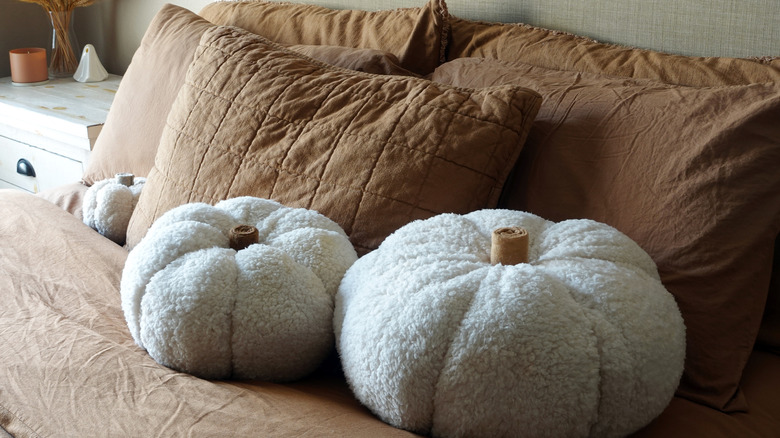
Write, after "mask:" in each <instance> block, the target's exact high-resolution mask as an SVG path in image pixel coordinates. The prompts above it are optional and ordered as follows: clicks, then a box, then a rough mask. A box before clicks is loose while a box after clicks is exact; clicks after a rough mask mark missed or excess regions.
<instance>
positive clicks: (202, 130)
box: [128, 27, 540, 253]
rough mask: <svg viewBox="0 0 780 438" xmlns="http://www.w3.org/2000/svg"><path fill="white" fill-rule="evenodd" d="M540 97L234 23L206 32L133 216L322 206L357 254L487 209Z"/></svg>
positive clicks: (135, 233)
mask: <svg viewBox="0 0 780 438" xmlns="http://www.w3.org/2000/svg"><path fill="white" fill-rule="evenodd" d="M539 105H540V98H539V95H538V94H537V93H535V92H533V91H530V90H527V89H524V88H520V87H515V86H503V87H495V88H487V89H482V90H468V89H460V88H454V87H449V86H445V85H441V84H436V83H433V82H430V81H426V80H423V79H418V78H405V77H399V76H378V75H371V74H366V73H359V72H353V71H349V70H345V69H340V68H336V67H333V66H329V65H327V64H323V63H319V62H316V61H313V60H311V59H309V58H306V57H304V56H302V55H300V54H297V53H295V52H292V51H289V50H286V49H284V48H283V47H281V46H279V45H276V44H273V43H271V42H270V41H268V40H265V39H263V38H261V37H258V36H256V35H253V34H250V33H247V32H245V31H243V30H241V29H238V28H235V27H215V28H212V29H209V30H208V31H206V32H205V33H204V36H203V39H202V40H201V45H200V47H199V48H198V50H197V52H196V56H195V60H194V61H193V63H192V65H191V66H190V69H189V71H188V73H187V79H186V82H185V85H184V86H183V87H182V89H181V91H180V93H179V96H178V97H177V99H176V102H175V103H174V105H173V108H172V109H171V113H170V115H169V117H168V121H167V127H166V129H165V131H164V133H163V136H162V140H161V143H160V150H159V152H158V154H157V157H156V160H155V165H154V168H153V169H152V171H151V173H150V175H149V179H148V180H147V183H146V186H145V187H144V192H143V194H142V195H141V198H140V200H139V203H138V206H137V208H136V210H135V212H134V213H133V217H132V219H131V222H130V225H129V230H128V245H129V246H130V247H132V246H133V245H135V244H137V243H138V242H139V240H140V239H141V238H142V237H143V236H144V234H145V233H146V230H147V228H148V227H149V226H150V225H151V224H152V223H153V222H154V220H155V219H156V218H158V217H159V216H160V215H162V214H163V213H165V212H166V211H167V210H169V209H171V208H173V207H176V206H178V205H181V204H184V203H188V202H195V201H204V202H208V203H214V202H217V201H219V200H222V199H227V198H232V197H237V196H257V197H262V198H270V199H274V200H277V201H279V202H281V203H284V204H286V205H290V206H295V207H304V208H309V209H313V210H317V211H319V212H320V213H322V214H324V215H326V216H328V217H330V218H331V219H333V220H334V221H336V222H337V223H338V224H339V225H341V227H342V228H344V230H345V231H346V232H347V234H348V235H349V236H350V239H351V241H352V243H353V245H354V246H355V247H356V249H357V250H358V252H360V253H365V252H367V251H370V250H371V249H373V248H376V247H377V246H378V245H379V243H380V242H381V241H382V240H383V239H384V238H385V237H386V236H387V235H389V234H390V233H391V232H393V231H394V230H395V229H397V228H398V227H400V226H402V225H404V224H406V223H408V222H410V221H412V220H414V219H421V218H428V217H431V216H433V215H436V214H438V213H444V212H453V213H465V212H468V211H472V210H477V209H480V208H484V207H492V206H495V205H496V203H497V201H498V198H499V195H500V192H501V189H502V187H503V185H504V181H505V179H506V176H507V175H508V173H509V171H510V170H511V168H512V167H513V165H514V162H515V160H516V159H517V156H518V154H519V152H520V149H521V148H522V145H523V143H524V141H525V137H526V135H527V130H528V129H529V128H530V125H531V122H532V121H533V117H534V115H535V114H536V111H537V110H538V107H539Z"/></svg>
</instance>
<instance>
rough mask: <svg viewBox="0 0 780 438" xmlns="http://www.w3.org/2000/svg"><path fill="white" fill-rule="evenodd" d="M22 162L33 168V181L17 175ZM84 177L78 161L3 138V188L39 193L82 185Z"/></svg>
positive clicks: (0, 145)
mask: <svg viewBox="0 0 780 438" xmlns="http://www.w3.org/2000/svg"><path fill="white" fill-rule="evenodd" d="M20 159H25V160H27V161H29V162H30V164H32V167H33V169H34V170H35V176H34V177H33V176H25V175H21V174H19V173H17V172H16V164H17V162H18V161H19V160H20ZM83 173H84V166H83V164H82V163H81V162H79V161H75V160H72V159H70V158H67V157H63V156H62V155H57V154H54V153H51V152H48V151H45V150H43V149H38V148H35V147H32V146H30V145H27V144H24V143H20V142H18V141H15V140H11V139H9V138H6V137H0V188H19V189H22V190H26V191H28V192H31V193H38V192H40V191H41V190H46V189H50V188H52V187H56V186H59V185H62V184H67V183H72V182H76V181H79V180H80V179H81V175H82V174H83Z"/></svg>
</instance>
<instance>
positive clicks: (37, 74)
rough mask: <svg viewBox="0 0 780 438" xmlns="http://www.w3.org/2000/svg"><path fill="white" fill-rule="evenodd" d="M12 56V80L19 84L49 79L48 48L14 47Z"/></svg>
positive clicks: (11, 51)
mask: <svg viewBox="0 0 780 438" xmlns="http://www.w3.org/2000/svg"><path fill="white" fill-rule="evenodd" d="M8 54H9V56H10V57H11V80H12V81H14V82H16V83H19V84H29V83H31V82H42V81H45V80H48V79H49V71H48V66H47V65H46V50H45V49H41V48H38V47H27V48H23V49H13V50H10V51H9V52H8Z"/></svg>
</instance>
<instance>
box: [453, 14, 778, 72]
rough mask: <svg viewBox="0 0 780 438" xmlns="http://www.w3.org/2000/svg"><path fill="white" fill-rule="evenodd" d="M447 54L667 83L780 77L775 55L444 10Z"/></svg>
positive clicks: (454, 56)
mask: <svg viewBox="0 0 780 438" xmlns="http://www.w3.org/2000/svg"><path fill="white" fill-rule="evenodd" d="M449 24H450V27H451V29H452V30H451V33H450V37H449V41H450V42H449V46H448V54H447V60H452V59H457V58H468V57H475V58H494V59H500V60H503V61H519V62H524V63H527V64H532V65H537V66H540V67H546V68H551V69H556V70H570V71H581V72H589V73H596V74H608V75H612V76H622V77H630V78H634V79H653V80H656V81H661V82H664V83H667V84H677V85H690V86H696V87H711V86H719V85H746V84H751V83H764V82H780V58H762V59H741V58H722V57H693V56H682V55H672V54H667V53H662V52H657V51H653V50H643V49H636V48H632V47H625V46H618V45H614V44H603V43H599V42H597V41H594V40H592V39H590V38H585V37H581V36H577V35H572V34H570V33H566V32H560V31H555V30H549V29H543V28H539V27H534V26H530V25H527V24H504V23H485V22H479V21H470V20H464V19H460V18H456V17H452V16H450V18H449Z"/></svg>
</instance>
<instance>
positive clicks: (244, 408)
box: [0, 190, 415, 438]
mask: <svg viewBox="0 0 780 438" xmlns="http://www.w3.org/2000/svg"><path fill="white" fill-rule="evenodd" d="M0 211H2V212H3V215H0V261H1V263H0V302H2V305H0V345H2V348H0V364H2V366H0V388H2V390H0V426H1V427H3V428H5V429H7V430H8V431H9V432H10V433H11V434H13V435H14V436H15V437H17V438H24V437H41V436H44V437H103V436H122V437H144V436H149V435H154V436H199V437H219V436H245V437H253V436H261V437H302V436H311V437H339V438H341V437H345V436H377V437H380V436H381V437H413V436H415V435H413V434H411V433H408V432H405V431H402V430H398V429H395V428H393V427H391V426H388V425H386V424H384V423H382V422H381V421H379V420H378V419H376V418H375V417H374V416H373V415H371V414H370V412H369V411H368V410H367V409H366V408H364V407H362V406H360V404H359V403H358V402H357V401H356V400H355V398H354V397H353V396H352V394H351V392H350V390H349V388H348V386H347V384H346V382H345V381H344V378H343V377H341V376H339V375H338V374H337V373H334V372H332V371H327V370H321V371H319V372H316V373H315V374H314V375H313V376H312V377H311V378H309V379H306V380H303V381H300V382H296V383H291V384H287V385H276V384H272V383H266V382H259V381H245V382H220V381H207V380H202V379H198V378H195V377H193V376H190V375H187V374H183V373H179V372H175V371H173V370H171V369H168V368H166V367H164V366H162V365H159V364H158V363H156V362H155V361H154V360H153V359H152V358H151V357H150V356H149V355H148V354H147V353H146V351H144V350H142V349H141V348H139V347H138V346H137V345H136V344H135V343H134V342H133V339H132V337H131V336H130V332H129V331H128V329H127V325H126V323H125V319H124V316H123V313H122V309H121V304H120V297H119V279H120V276H121V274H122V267H123V265H124V262H125V258H126V257H127V252H126V251H125V250H124V249H122V248H121V247H119V246H117V245H116V244H114V243H113V242H111V241H110V240H108V239H106V238H104V237H102V236H100V235H99V234H98V233H97V232H95V231H93V230H91V229H90V228H89V227H87V226H86V225H84V224H82V223H81V222H80V221H79V220H78V219H77V218H75V217H74V216H72V215H70V214H68V213H67V212H65V211H63V210H62V209H60V208H58V207H56V206H54V205H52V204H51V203H49V202H47V201H46V200H44V199H41V198H39V197H37V196H34V195H30V194H25V193H22V192H18V191H10V190H4V191H0Z"/></svg>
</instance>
